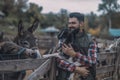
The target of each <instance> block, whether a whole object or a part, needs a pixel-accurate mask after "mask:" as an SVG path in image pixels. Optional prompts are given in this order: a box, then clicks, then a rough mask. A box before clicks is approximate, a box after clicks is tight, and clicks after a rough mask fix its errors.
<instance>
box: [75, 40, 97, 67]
mask: <svg viewBox="0 0 120 80" xmlns="http://www.w3.org/2000/svg"><path fill="white" fill-rule="evenodd" d="M96 49H97V46H96V44H95V43H94V42H91V43H90V45H89V49H88V55H87V56H86V55H83V54H81V53H80V52H77V53H76V56H75V58H76V59H77V61H78V62H79V63H80V64H82V65H86V66H92V65H93V64H96V59H97V55H96V51H97V50H96Z"/></svg>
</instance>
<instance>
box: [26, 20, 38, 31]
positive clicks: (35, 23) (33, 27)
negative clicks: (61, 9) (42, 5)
mask: <svg viewBox="0 0 120 80" xmlns="http://www.w3.org/2000/svg"><path fill="white" fill-rule="evenodd" d="M38 25H39V20H38V19H35V21H34V22H33V24H32V26H31V27H30V28H28V31H29V32H31V33H33V32H34V31H35V30H36V29H37V27H38Z"/></svg>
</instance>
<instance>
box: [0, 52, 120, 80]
mask: <svg viewBox="0 0 120 80" xmlns="http://www.w3.org/2000/svg"><path fill="white" fill-rule="evenodd" d="M98 55H99V61H100V64H101V63H102V61H104V62H105V65H103V64H101V65H100V66H97V77H98V80H108V79H111V80H115V79H112V78H113V73H114V71H115V68H116V65H115V61H116V52H111V53H108V52H107V53H105V52H102V53H100V54H98ZM51 59H52V58H42V59H20V60H3V61H0V72H10V71H21V70H32V69H37V68H40V71H39V72H37V73H38V74H39V76H36V77H34V79H28V80H36V78H38V77H40V76H43V75H44V74H46V72H48V70H49V69H50V67H51V65H52V64H51V63H52V60H51ZM43 64H44V65H43ZM117 69H120V63H119V66H118V68H117ZM118 75H119V76H120V74H118ZM49 80H53V79H52V78H51V79H49Z"/></svg>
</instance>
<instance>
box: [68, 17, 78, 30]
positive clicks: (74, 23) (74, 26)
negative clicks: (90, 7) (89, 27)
mask: <svg viewBox="0 0 120 80" xmlns="http://www.w3.org/2000/svg"><path fill="white" fill-rule="evenodd" d="M68 28H70V29H77V28H80V22H79V21H78V19H77V18H75V17H72V18H69V20H68Z"/></svg>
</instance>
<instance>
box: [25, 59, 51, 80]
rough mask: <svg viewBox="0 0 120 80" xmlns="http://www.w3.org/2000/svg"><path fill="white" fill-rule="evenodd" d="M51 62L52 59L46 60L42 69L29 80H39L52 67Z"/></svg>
mask: <svg viewBox="0 0 120 80" xmlns="http://www.w3.org/2000/svg"><path fill="white" fill-rule="evenodd" d="M51 61H52V60H51V59H48V60H46V61H45V62H44V63H43V64H42V65H41V66H40V67H38V68H37V69H36V70H35V71H34V72H33V73H32V74H30V75H29V76H28V79H27V80H37V79H39V78H40V77H42V76H43V75H44V74H46V73H47V72H48V70H49V69H50V67H51Z"/></svg>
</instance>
